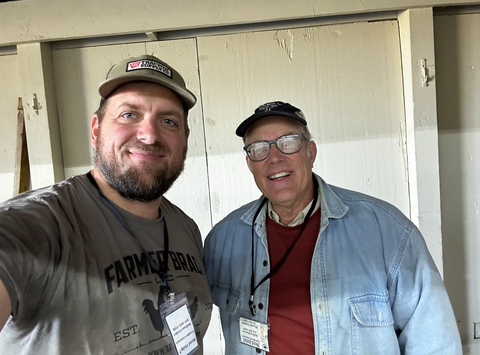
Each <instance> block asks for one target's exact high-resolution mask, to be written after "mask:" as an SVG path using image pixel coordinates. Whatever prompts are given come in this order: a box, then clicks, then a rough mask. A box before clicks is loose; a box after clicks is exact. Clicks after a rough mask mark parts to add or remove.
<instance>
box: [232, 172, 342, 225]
mask: <svg viewBox="0 0 480 355" xmlns="http://www.w3.org/2000/svg"><path fill="white" fill-rule="evenodd" d="M313 176H314V178H316V179H317V181H318V186H319V191H318V193H319V194H320V196H319V197H320V201H321V205H320V208H321V212H322V217H321V218H322V222H321V229H324V228H325V227H326V226H327V225H328V219H330V218H342V217H343V216H345V214H346V213H347V211H348V206H347V205H345V204H344V203H343V202H342V200H341V199H340V198H339V197H338V196H337V194H336V193H335V192H333V190H332V189H331V188H330V186H328V185H327V184H326V182H325V181H324V180H323V179H322V178H321V177H320V176H318V175H317V174H313ZM263 198H264V196H263V195H262V196H261V197H260V198H259V199H258V200H257V201H256V202H255V203H254V204H253V205H252V207H250V208H249V209H248V211H247V212H245V213H244V214H243V216H242V217H241V220H242V221H243V222H245V223H246V224H248V225H252V222H253V217H254V216H255V212H256V211H257V209H258V207H259V206H260V204H261V203H262V200H263ZM266 209H267V204H265V205H264V206H263V207H262V211H260V213H259V215H258V217H257V221H256V222H257V225H258V226H259V227H261V228H262V229H263V226H264V224H265V219H266Z"/></svg>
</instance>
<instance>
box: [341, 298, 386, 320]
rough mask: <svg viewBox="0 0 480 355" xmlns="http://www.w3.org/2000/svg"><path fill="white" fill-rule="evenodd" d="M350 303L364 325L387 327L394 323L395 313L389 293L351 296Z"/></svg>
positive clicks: (355, 315) (353, 312) (357, 317)
mask: <svg viewBox="0 0 480 355" xmlns="http://www.w3.org/2000/svg"><path fill="white" fill-rule="evenodd" d="M348 304H349V305H350V308H351V310H352V314H353V315H354V317H355V319H356V320H357V321H358V322H359V323H360V324H362V325H364V326H370V327H385V326H391V325H393V315H392V310H391V308H390V302H389V300H388V295H387V296H380V295H365V296H359V297H351V298H349V299H348Z"/></svg>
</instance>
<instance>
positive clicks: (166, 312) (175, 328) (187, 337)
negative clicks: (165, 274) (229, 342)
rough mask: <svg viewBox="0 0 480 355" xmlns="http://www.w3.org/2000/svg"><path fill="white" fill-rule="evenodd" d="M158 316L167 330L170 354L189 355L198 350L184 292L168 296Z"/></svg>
mask: <svg viewBox="0 0 480 355" xmlns="http://www.w3.org/2000/svg"><path fill="white" fill-rule="evenodd" d="M160 315H161V317H162V321H163V324H164V325H165V329H167V330H168V334H169V337H170V343H171V348H172V354H174V355H190V354H193V353H194V352H195V351H197V350H198V349H199V345H198V341H197V336H196V335H195V328H194V326H193V322H192V316H191V313H190V307H189V305H188V299H187V295H186V294H185V292H182V293H180V294H179V295H178V296H175V295H174V294H173V293H171V294H169V295H168V301H167V302H164V303H162V304H161V305H160Z"/></svg>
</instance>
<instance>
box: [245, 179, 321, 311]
mask: <svg viewBox="0 0 480 355" xmlns="http://www.w3.org/2000/svg"><path fill="white" fill-rule="evenodd" d="M312 178H313V185H314V196H313V202H312V205H311V206H310V209H309V210H308V213H307V215H306V216H305V219H304V221H303V224H302V228H301V229H300V233H299V234H298V236H297V238H296V239H295V241H294V242H293V243H292V245H290V247H289V248H288V249H287V251H286V252H285V254H284V255H283V257H282V258H281V259H280V261H279V262H278V263H277V265H275V266H274V267H273V269H271V270H270V272H269V273H268V274H267V275H265V276H264V277H263V279H262V280H261V281H260V282H259V283H258V285H257V286H255V270H254V268H255V261H254V260H255V243H254V237H255V221H256V220H257V217H258V215H259V213H260V211H261V209H262V207H263V205H264V204H265V203H266V202H267V201H268V199H267V197H264V198H263V200H262V202H261V203H260V206H259V207H258V209H257V211H256V212H255V216H254V217H253V221H252V277H251V279H250V300H249V301H248V305H249V307H250V313H251V314H252V316H255V314H256V310H255V305H254V304H253V295H254V294H255V291H256V289H257V288H258V287H259V286H260V285H261V284H263V283H264V282H265V281H266V280H268V279H270V278H272V277H273V275H275V274H276V273H277V272H278V270H280V268H281V267H282V266H283V264H284V263H285V261H286V260H287V258H288V257H289V255H290V254H291V253H292V250H293V248H294V247H295V245H296V244H297V242H298V240H299V239H300V237H301V235H302V233H303V231H304V230H305V227H306V226H307V222H308V220H309V219H310V216H311V215H312V213H313V210H314V209H315V206H316V205H317V201H318V181H317V179H316V178H315V175H313V176H312ZM267 213H268V208H267ZM267 218H268V216H267Z"/></svg>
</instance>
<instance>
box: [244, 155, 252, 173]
mask: <svg viewBox="0 0 480 355" xmlns="http://www.w3.org/2000/svg"><path fill="white" fill-rule="evenodd" d="M245 160H246V161H247V166H248V168H249V169H250V172H251V173H252V174H253V171H252V167H251V166H250V164H251V163H252V161H251V160H250V159H248V155H245Z"/></svg>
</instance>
